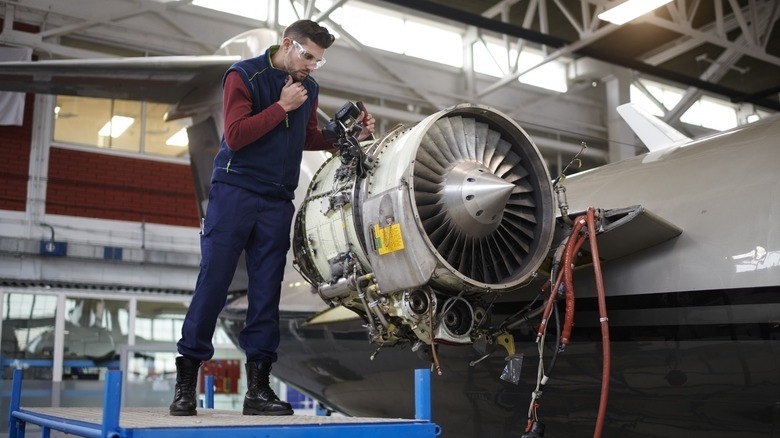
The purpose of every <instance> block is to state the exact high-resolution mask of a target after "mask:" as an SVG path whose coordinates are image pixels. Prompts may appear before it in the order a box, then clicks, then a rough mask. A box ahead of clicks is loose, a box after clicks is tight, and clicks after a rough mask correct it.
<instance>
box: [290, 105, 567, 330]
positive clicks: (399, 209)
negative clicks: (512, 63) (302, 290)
mask: <svg viewBox="0 0 780 438" xmlns="http://www.w3.org/2000/svg"><path fill="white" fill-rule="evenodd" d="M364 150H365V153H364V156H360V157H354V156H353V155H355V154H351V156H352V158H351V159H349V160H347V159H344V157H342V156H339V155H336V156H334V157H332V158H330V159H329V160H328V161H326V162H325V164H323V166H322V167H321V168H320V170H319V171H318V172H317V174H316V175H315V176H314V178H313V179H312V181H311V184H310V185H309V189H308V191H307V196H306V198H305V199H304V200H303V203H302V205H301V208H300V209H299V211H298V214H297V216H296V220H295V226H294V231H293V252H294V257H295V263H296V265H297V266H298V269H299V271H300V272H301V274H302V275H303V276H304V278H306V279H307V281H309V282H310V283H311V284H312V285H314V286H315V287H316V288H317V290H318V292H319V294H320V296H321V297H322V299H323V300H325V301H326V302H328V303H329V304H331V305H338V304H342V305H344V306H346V307H348V308H350V309H352V310H354V311H355V312H357V313H358V314H360V315H362V316H363V317H364V318H365V319H366V320H367V322H368V327H369V331H370V335H371V339H372V341H373V342H375V343H377V344H380V345H385V344H394V343H396V342H399V341H410V342H417V341H422V342H425V343H427V344H431V343H433V342H434V340H436V341H437V342H438V341H443V342H449V343H459V344H463V343H470V342H472V341H473V340H474V339H475V338H476V337H478V335H479V329H480V328H481V327H483V326H485V325H486V324H487V322H488V319H489V315H488V312H487V310H486V309H487V308H488V307H487V305H486V302H485V301H486V298H488V295H490V294H493V293H506V292H511V291H514V290H517V289H519V288H520V287H521V286H522V285H523V283H525V282H526V281H528V280H529V278H530V277H531V276H532V275H534V273H535V272H536V270H537V269H538V268H539V266H540V265H541V264H542V262H543V261H544V259H545V258H546V256H547V254H548V250H549V248H550V245H551V242H552V238H553V232H554V222H555V213H554V203H553V191H552V185H551V182H550V175H549V173H548V171H547V168H546V166H545V164H544V161H543V160H542V158H541V155H540V154H539V151H538V149H537V148H536V146H535V145H534V144H533V142H532V141H531V139H530V138H529V137H528V135H527V134H526V133H525V132H524V131H523V129H522V128H521V127H520V126H519V125H517V124H516V123H515V122H514V121H512V120H511V119H509V118H508V117H507V116H506V115H504V114H502V113H500V112H498V111H496V110H494V109H492V108H489V107H485V106H481V105H472V104H463V105H458V106H455V107H452V108H448V109H445V110H443V111H440V112H438V113H436V114H433V115H431V116H429V117H427V118H426V119H424V120H423V121H421V122H419V123H417V124H416V125H410V126H400V127H398V128H396V129H394V130H393V131H391V132H390V133H388V134H386V135H385V136H384V138H382V139H380V140H378V141H376V142H374V143H373V144H371V145H370V146H368V147H367V148H365V149H364ZM357 161H360V162H357ZM356 169H359V170H356ZM491 297H492V295H491Z"/></svg>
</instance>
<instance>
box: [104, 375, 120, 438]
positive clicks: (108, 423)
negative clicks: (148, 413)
mask: <svg viewBox="0 0 780 438" xmlns="http://www.w3.org/2000/svg"><path fill="white" fill-rule="evenodd" d="M121 404H122V372H121V371H117V370H113V371H109V372H108V373H107V375H106V387H105V389H104V391H103V424H102V427H101V436H103V437H110V436H117V431H118V430H119V411H120V410H121V408H122V407H121Z"/></svg>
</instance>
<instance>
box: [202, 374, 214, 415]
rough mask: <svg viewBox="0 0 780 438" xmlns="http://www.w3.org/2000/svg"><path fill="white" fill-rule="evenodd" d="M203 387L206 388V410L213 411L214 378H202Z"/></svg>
mask: <svg viewBox="0 0 780 438" xmlns="http://www.w3.org/2000/svg"><path fill="white" fill-rule="evenodd" d="M203 385H204V386H205V387H206V388H205V393H206V408H207V409H214V376H206V377H204V378H203Z"/></svg>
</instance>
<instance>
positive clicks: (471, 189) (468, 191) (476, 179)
mask: <svg viewBox="0 0 780 438" xmlns="http://www.w3.org/2000/svg"><path fill="white" fill-rule="evenodd" d="M514 188H515V185H514V184H512V183H510V182H507V181H505V180H503V179H502V178H499V177H497V176H495V175H493V173H492V172H490V170H489V169H488V168H487V167H485V166H484V165H482V164H480V163H475V162H461V163H458V164H457V165H455V167H453V168H452V169H451V170H450V172H449V174H448V175H447V177H446V179H445V180H444V189H443V191H444V197H445V201H446V203H447V204H448V206H449V210H448V211H449V214H450V217H451V219H452V221H453V222H454V223H455V224H457V225H458V226H459V228H460V229H461V231H462V232H463V233H465V234H467V235H470V236H472V237H482V236H486V235H488V234H490V232H491V231H493V230H495V229H496V227H497V226H498V224H499V223H500V222H501V218H502V217H503V215H504V209H505V208H506V204H507V201H508V200H509V196H510V195H512V190H514Z"/></svg>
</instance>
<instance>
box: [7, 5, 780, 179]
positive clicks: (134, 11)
mask: <svg viewBox="0 0 780 438" xmlns="http://www.w3.org/2000/svg"><path fill="white" fill-rule="evenodd" d="M277 2H278V3H287V4H296V5H297V6H298V7H299V10H300V11H303V13H302V15H303V16H305V17H307V18H312V19H315V20H317V21H326V22H327V23H328V24H331V25H332V27H335V28H336V30H337V31H338V32H339V33H340V34H341V36H342V37H341V38H340V39H339V41H338V42H337V44H336V45H334V47H332V48H331V49H329V50H328V58H329V62H328V66H327V68H324V69H322V70H320V71H318V72H317V73H316V77H317V79H318V81H319V82H320V84H321V85H322V89H323V93H322V97H321V107H322V108H323V109H324V110H325V111H326V112H327V113H328V114H332V113H333V112H334V111H335V109H337V108H338V107H339V106H340V104H341V103H343V102H344V101H345V100H358V99H360V100H364V101H366V102H367V103H368V104H370V107H371V108H372V111H373V112H374V113H375V115H377V116H378V118H379V119H380V120H382V121H383V123H384V126H382V128H383V129H389V128H391V127H392V126H390V125H392V124H395V123H398V122H411V121H417V120H419V119H421V118H422V117H424V116H426V115H428V114H430V113H432V112H435V111H437V110H439V109H442V108H445V107H447V106H451V105H455V104H458V103H462V102H476V103H481V104H485V105H489V106H492V107H494V108H497V109H499V110H501V111H503V112H505V113H507V114H508V115H510V116H511V117H513V118H515V119H516V120H518V122H519V123H520V124H521V125H522V126H523V127H524V128H525V129H526V130H528V131H529V132H530V133H531V134H532V136H533V137H534V140H535V141H536V142H537V144H538V145H539V147H540V149H541V150H542V151H543V153H545V155H546V157H547V158H548V160H550V159H555V154H558V160H559V161H560V154H561V153H563V154H565V155H567V156H571V155H573V154H574V153H576V152H577V150H578V145H579V143H580V141H590V142H593V143H595V144H596V145H597V146H596V148H594V150H593V151H592V152H591V155H590V157H589V158H587V159H588V160H591V161H592V164H600V163H603V162H605V161H608V155H607V152H606V148H607V146H606V145H607V139H608V138H610V139H612V138H614V134H613V133H610V132H609V131H610V127H609V121H608V119H609V118H610V117H611V112H610V108H607V106H608V103H607V102H608V99H607V96H606V94H607V93H606V91H605V90H606V87H605V84H606V83H607V82H608V81H610V80H612V79H614V78H616V77H617V78H623V80H625V78H628V80H629V81H631V82H633V83H634V84H638V82H636V80H637V79H639V78H648V79H651V80H653V81H658V82H662V83H668V84H671V85H674V86H677V87H682V88H683V89H685V94H684V97H683V99H681V101H680V102H679V103H678V104H677V105H676V106H675V107H674V108H671V109H667V110H665V114H664V119H665V120H666V121H668V122H670V123H671V124H672V125H674V126H676V127H678V128H679V129H682V130H683V131H687V132H686V133H688V134H689V135H696V134H698V133H700V132H691V130H692V129H694V128H692V127H690V126H685V127H683V126H681V123H680V122H679V119H680V116H681V115H682V114H683V113H684V112H685V111H686V110H687V109H688V108H689V107H690V106H691V105H692V104H693V103H694V102H695V101H696V100H697V99H698V98H699V97H701V96H702V95H703V94H708V95H712V96H715V97H719V98H722V99H726V100H729V101H732V102H734V103H739V104H743V105H746V106H747V107H750V108H752V107H754V106H755V108H758V109H760V110H763V111H767V112H776V111H780V100H778V94H779V93H780V79H779V78H780V34H779V32H780V26H778V25H777V22H778V20H780V2H777V1H776V0H714V1H711V0H674V1H672V2H671V3H669V4H667V5H666V6H663V7H661V8H659V9H658V10H656V11H655V12H652V13H649V14H646V15H645V16H643V17H640V18H639V19H637V20H634V21H632V22H629V23H627V24H624V25H621V26H618V25H614V24H611V23H607V22H604V21H601V20H599V19H598V18H597V17H596V15H597V14H598V13H600V12H602V11H603V10H604V9H605V8H606V7H607V6H609V5H612V4H614V3H619V2H616V1H612V2H610V1H602V0H481V1H471V0H364V1H363V3H368V4H370V5H374V6H377V7H381V8H388V9H392V10H395V11H401V12H403V13H406V14H408V15H409V16H418V17H422V18H427V19H431V20H435V21H437V22H440V23H443V24H446V25H449V26H452V27H453V28H456V29H462V30H463V32H464V36H465V37H464V46H466V47H468V46H469V45H470V43H472V42H474V41H477V40H479V39H480V38H482V37H483V36H485V35H487V36H492V37H499V38H503V39H504V41H505V43H506V44H507V45H510V46H512V47H516V48H520V49H522V48H524V47H528V48H534V49H536V50H540V51H542V53H544V54H545V58H544V60H543V61H542V62H543V63H546V62H549V61H551V60H568V61H569V62H571V64H572V66H574V68H572V69H571V70H572V71H575V72H576V73H575V74H572V75H571V77H570V83H569V85H568V88H569V89H568V91H567V92H566V93H556V92H551V91H548V90H544V89H540V88H537V87H531V86H527V85H524V84H521V83H519V82H518V81H517V80H516V79H517V77H518V76H519V75H520V74H522V73H523V72H525V71H528V70H529V69H531V68H533V67H534V66H521V67H518V68H516V70H515V71H513V72H509V73H508V74H506V75H505V76H504V77H503V78H494V77H489V76H485V75H478V74H475V73H474V71H473V66H469V65H465V66H464V67H463V68H462V69H456V68H452V67H448V66H442V65H433V63H430V62H426V61H424V60H420V59H413V58H409V57H405V56H401V55H396V54H392V53H388V52H383V51H380V50H376V49H372V48H370V47H367V46H365V45H363V44H361V43H360V41H359V40H358V39H356V38H354V37H352V36H350V35H349V33H347V32H345V31H344V30H343V29H341V28H339V27H338V25H337V24H335V23H333V22H328V21H327V20H328V14H329V13H330V12H331V11H332V10H335V9H336V8H337V7H339V6H342V5H344V4H347V3H350V0H334V1H333V2H332V3H331V6H330V7H329V8H328V9H327V10H319V9H317V7H316V6H315V2H314V1H313V0H277ZM192 3H193V2H192V0H179V1H176V0H173V1H156V0H70V1H67V2H63V1H58V0H0V18H2V19H3V27H2V32H0V45H11V46H25V47H32V48H33V49H34V53H35V55H36V57H37V58H38V59H48V58H93V57H116V56H158V55H210V54H213V53H214V52H215V51H216V50H217V49H218V48H219V46H220V45H221V44H222V43H223V42H224V41H226V40H228V39H229V38H231V37H232V36H234V35H237V34H239V33H241V32H243V31H246V30H249V29H252V28H257V27H274V28H279V29H281V28H280V27H278V26H276V25H275V24H274V23H273V20H270V21H269V22H262V21H258V20H254V19H250V18H246V17H241V16H236V15H231V14H226V13H221V12H217V11H213V10H207V9H204V8H201V7H197V6H194V5H193V4H192ZM272 3H273V2H272ZM278 3H277V4H278ZM247 4H248V5H251V3H249V2H247ZM316 4H321V3H316ZM12 23H13V24H12ZM420 44H429V45H431V46H432V47H435V41H434V42H432V41H420ZM464 49H465V47H464ZM432 50H434V48H432ZM640 85H641V84H640Z"/></svg>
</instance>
